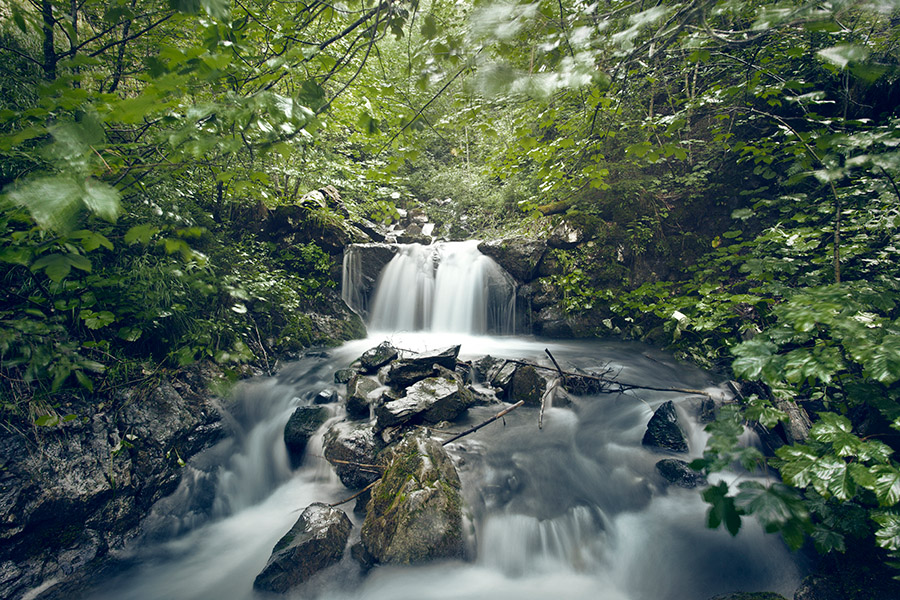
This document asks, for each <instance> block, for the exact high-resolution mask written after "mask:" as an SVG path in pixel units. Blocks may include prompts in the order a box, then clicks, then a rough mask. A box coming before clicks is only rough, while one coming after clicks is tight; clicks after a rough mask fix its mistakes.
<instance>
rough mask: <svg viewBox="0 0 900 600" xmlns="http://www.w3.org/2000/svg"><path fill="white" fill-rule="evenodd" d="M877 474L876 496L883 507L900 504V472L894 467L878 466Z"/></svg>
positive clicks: (875, 469) (875, 468)
mask: <svg viewBox="0 0 900 600" xmlns="http://www.w3.org/2000/svg"><path fill="white" fill-rule="evenodd" d="M872 472H873V473H874V474H875V477H876V479H875V495H876V496H877V497H878V503H879V504H881V505H882V506H895V505H896V504H897V503H898V502H900V470H898V469H897V468H896V467H894V466H893V465H877V466H875V467H874V468H873V469H872Z"/></svg>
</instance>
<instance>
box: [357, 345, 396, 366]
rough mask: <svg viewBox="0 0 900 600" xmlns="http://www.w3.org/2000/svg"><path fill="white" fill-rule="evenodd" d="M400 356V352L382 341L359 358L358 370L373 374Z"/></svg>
mask: <svg viewBox="0 0 900 600" xmlns="http://www.w3.org/2000/svg"><path fill="white" fill-rule="evenodd" d="M399 355H400V351H399V350H397V349H396V348H394V347H393V346H392V345H391V343H390V342H387V341H384V342H381V343H380V344H378V345H377V346H375V347H374V348H369V349H368V350H366V351H365V352H363V354H362V356H360V357H359V365H360V370H361V371H362V372H363V373H375V372H377V371H378V369H380V368H381V367H383V366H384V365H386V364H388V363H389V362H391V361H392V360H394V359H395V358H397V357H398V356H399Z"/></svg>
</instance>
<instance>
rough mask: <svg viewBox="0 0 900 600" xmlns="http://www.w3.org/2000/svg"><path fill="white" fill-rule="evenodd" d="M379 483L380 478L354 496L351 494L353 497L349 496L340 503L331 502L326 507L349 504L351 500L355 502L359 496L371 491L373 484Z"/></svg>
mask: <svg viewBox="0 0 900 600" xmlns="http://www.w3.org/2000/svg"><path fill="white" fill-rule="evenodd" d="M379 481H381V477H379V478H378V479H376V480H375V481H373V482H372V483H370V484H369V485H367V486H366V487H364V488H363V489H361V490H359V491H358V492H356V493H355V494H353V495H352V496H350V497H349V498H344V499H343V500H341V501H340V502H332V503H331V504H329V505H328V506H329V507H331V508H335V507H336V506H340V505H341V504H347V503H348V502H350V501H351V500H356V499H357V498H359V497H360V496H362V495H363V494H365V493H366V492H368V491H369V490H371V489H372V488H373V487H375V484H376V483H378V482H379Z"/></svg>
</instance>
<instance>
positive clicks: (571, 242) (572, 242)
mask: <svg viewBox="0 0 900 600" xmlns="http://www.w3.org/2000/svg"><path fill="white" fill-rule="evenodd" d="M583 241H584V231H583V230H582V229H581V228H580V227H576V226H575V225H573V224H572V223H569V222H568V221H563V222H562V223H560V224H559V225H557V226H556V227H554V228H553V231H551V232H550V236H549V237H548V238H547V245H548V246H550V247H551V248H561V249H564V250H568V249H570V248H574V247H575V246H577V245H578V244H580V243H581V242H583Z"/></svg>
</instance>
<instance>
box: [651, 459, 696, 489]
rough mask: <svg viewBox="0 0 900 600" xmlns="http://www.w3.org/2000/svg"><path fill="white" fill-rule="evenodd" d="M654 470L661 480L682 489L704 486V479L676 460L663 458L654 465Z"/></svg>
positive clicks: (682, 462)
mask: <svg viewBox="0 0 900 600" xmlns="http://www.w3.org/2000/svg"><path fill="white" fill-rule="evenodd" d="M656 470H657V471H658V472H659V474H660V475H662V476H663V479H665V480H666V481H668V482H669V483H671V484H673V485H677V486H678V487H683V488H689V489H690V488H695V487H697V486H698V485H705V484H706V477H704V476H703V475H701V474H700V473H698V472H697V471H695V470H693V469H692V468H691V467H690V466H689V465H688V464H687V463H686V462H685V461H683V460H678V459H677V458H664V459H663V460H661V461H659V462H658V463H656Z"/></svg>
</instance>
